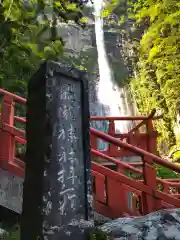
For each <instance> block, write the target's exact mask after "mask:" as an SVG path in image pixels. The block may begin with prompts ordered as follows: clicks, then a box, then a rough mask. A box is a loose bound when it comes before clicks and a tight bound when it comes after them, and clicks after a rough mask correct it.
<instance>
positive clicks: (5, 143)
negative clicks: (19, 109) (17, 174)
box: [0, 95, 15, 169]
mask: <svg viewBox="0 0 180 240" xmlns="http://www.w3.org/2000/svg"><path fill="white" fill-rule="evenodd" d="M0 123H1V125H0V142H1V144H0V167H1V168H3V169H7V164H8V162H10V161H12V160H13V154H14V148H15V144H14V137H13V136H12V134H11V133H10V132H6V131H5V125H10V126H12V125H13V124H14V99H13V97H12V96H10V95H4V97H3V102H2V113H1V122H0Z"/></svg>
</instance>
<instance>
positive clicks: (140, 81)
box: [112, 0, 180, 153]
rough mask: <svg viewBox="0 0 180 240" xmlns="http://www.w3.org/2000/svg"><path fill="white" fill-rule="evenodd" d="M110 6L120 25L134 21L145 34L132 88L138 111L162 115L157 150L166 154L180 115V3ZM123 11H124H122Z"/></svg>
mask: <svg viewBox="0 0 180 240" xmlns="http://www.w3.org/2000/svg"><path fill="white" fill-rule="evenodd" d="M116 4H117V5H116V6H115V3H113V4H112V6H115V7H114V9H113V11H114V12H116V13H117V14H118V15H119V19H120V23H121V24H122V23H123V22H126V21H128V20H130V19H133V20H134V22H135V27H136V30H137V29H141V30H142V28H143V29H144V34H143V35H142V36H139V38H140V39H139V41H137V39H132V40H134V41H135V40H136V52H137V57H138V61H136V62H135V64H134V68H135V70H136V73H137V74H136V77H135V79H132V81H131V88H132V91H133V94H134V97H135V100H136V102H137V105H138V108H139V111H140V112H141V113H143V114H147V113H149V112H150V111H151V110H152V109H153V108H156V109H157V111H158V112H160V113H163V114H164V117H163V119H162V120H161V121H157V122H156V123H155V125H156V128H157V130H158V131H159V132H160V133H161V136H160V138H159V150H160V152H161V153H167V152H168V148H169V147H171V146H173V145H175V144H176V138H175V134H174V125H175V122H176V117H177V114H179V113H180V98H179V94H180V68H179V65H180V3H179V1H176V0H153V1H152V0H138V1H133V0H129V1H124V0H121V1H118V0H116ZM122 10H124V11H122Z"/></svg>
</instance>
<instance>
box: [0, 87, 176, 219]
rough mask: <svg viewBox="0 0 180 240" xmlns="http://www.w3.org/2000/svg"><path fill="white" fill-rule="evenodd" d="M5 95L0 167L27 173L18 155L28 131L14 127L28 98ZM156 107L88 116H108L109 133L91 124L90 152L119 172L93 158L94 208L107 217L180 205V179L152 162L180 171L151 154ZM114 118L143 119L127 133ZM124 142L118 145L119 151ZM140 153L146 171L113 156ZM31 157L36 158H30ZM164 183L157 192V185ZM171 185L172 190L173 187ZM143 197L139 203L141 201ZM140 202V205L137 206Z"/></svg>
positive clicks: (20, 173)
mask: <svg viewBox="0 0 180 240" xmlns="http://www.w3.org/2000/svg"><path fill="white" fill-rule="evenodd" d="M0 94H3V95H4V100H3V104H2V109H1V114H0V143H3V144H4V146H5V147H4V148H3V147H2V146H3V144H0V168H4V169H6V170H8V171H9V172H11V173H13V174H15V175H17V176H19V177H24V169H25V163H24V162H22V161H21V160H20V159H18V158H16V157H15V152H14V151H15V142H19V143H21V144H26V139H25V133H24V131H22V130H20V129H17V128H15V127H14V121H17V122H21V123H24V124H25V123H26V119H25V118H21V117H17V116H14V106H15V105H14V103H15V102H20V103H22V104H25V103H26V99H23V98H21V97H18V96H16V95H15V94H12V93H8V92H7V91H5V90H3V89H0ZM154 114H155V112H154V111H153V112H152V113H151V114H150V115H149V116H140V117H132V116H131V117H91V118H90V120H91V121H93V120H98V121H101V120H108V121H109V123H110V124H109V131H108V134H106V133H103V132H99V131H97V130H95V129H91V147H92V149H91V152H92V155H93V156H95V157H97V158H101V159H104V161H105V160H106V161H110V162H113V163H114V164H116V165H117V171H115V170H110V169H108V168H107V167H103V166H101V165H99V164H97V163H95V162H93V163H92V174H93V178H94V187H95V189H94V193H93V195H94V206H95V207H96V210H97V211H98V212H99V213H101V214H103V215H105V216H107V217H111V218H114V217H119V216H129V215H134V216H138V215H140V214H146V213H149V212H151V211H155V210H158V209H160V208H164V207H168V208H170V207H180V194H179V189H180V179H176V180H173V179H159V178H157V177H156V173H155V169H154V168H153V163H156V164H160V165H163V166H165V167H168V168H170V169H172V170H173V171H176V172H178V173H180V166H177V165H174V164H172V163H170V162H168V161H167V160H164V159H161V158H160V157H158V156H156V155H153V154H152V153H154V152H156V140H157V132H156V131H154V129H153V125H152V120H153V119H158V118H159V117H156V116H154ZM115 120H118V121H120V120H122V121H124V120H130V121H139V120H141V122H140V123H139V124H137V126H136V127H135V128H134V129H132V130H131V131H130V132H128V133H122V134H116V133H115V125H114V121H115ZM145 124H146V126H147V129H146V130H147V131H146V132H144V133H142V132H141V129H140V128H141V127H142V126H143V125H145ZM99 138H100V139H102V140H105V141H107V142H108V143H109V149H108V150H107V151H104V152H103V151H98V150H97V139H99ZM119 147H120V150H119ZM121 156H141V157H143V165H142V164H140V165H141V166H143V171H141V170H140V169H138V168H136V167H138V166H140V165H139V163H138V164H131V165H129V164H126V163H123V162H120V161H119V160H117V159H115V158H114V157H121ZM32 161H33V160H32ZM126 170H128V171H131V172H132V173H136V174H140V175H141V176H144V180H133V179H131V178H129V177H127V176H125V172H126ZM158 184H160V185H162V187H163V189H162V191H159V190H158V188H157V185H158ZM170 187H173V188H174V192H173V193H171V192H170V191H169V189H170ZM127 192H131V193H132V209H129V207H128V204H127ZM137 202H139V204H137ZM137 205H138V206H137Z"/></svg>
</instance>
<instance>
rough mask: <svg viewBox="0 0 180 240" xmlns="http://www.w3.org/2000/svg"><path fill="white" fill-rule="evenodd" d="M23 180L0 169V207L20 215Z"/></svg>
mask: <svg viewBox="0 0 180 240" xmlns="http://www.w3.org/2000/svg"><path fill="white" fill-rule="evenodd" d="M22 201H23V179H22V178H19V177H17V176H15V175H13V174H11V173H9V172H7V171H4V170H2V169H0V206H3V207H6V208H8V209H10V210H12V211H14V212H16V213H21V211H22Z"/></svg>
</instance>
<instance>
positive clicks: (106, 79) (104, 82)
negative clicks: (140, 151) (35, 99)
mask: <svg viewBox="0 0 180 240" xmlns="http://www.w3.org/2000/svg"><path fill="white" fill-rule="evenodd" d="M103 2H104V1H103V0H95V1H94V15H95V35H96V46H97V52H98V65H99V75H100V79H99V83H98V89H97V95H98V96H97V97H98V101H99V102H100V103H101V106H100V107H99V109H98V110H97V114H98V115H102V116H104V115H106V116H117V117H118V116H125V115H132V113H131V111H130V108H129V106H128V102H127V96H126V94H127V93H126V91H125V90H124V88H119V87H118V86H117V84H116V83H115V81H114V77H113V72H112V71H111V68H110V65H109V61H108V57H107V53H106V48H105V43H104V31H103V18H102V17H101V11H102V10H103ZM103 106H106V108H105V109H102V108H103ZM97 107H98V106H97ZM130 127H131V123H130V122H127V121H116V122H115V128H116V131H117V132H128V130H129V129H130ZM99 130H106V129H99ZM100 145H101V147H100V148H101V149H102V148H106V147H107V144H105V143H103V142H102V141H101V142H100ZM102 145H103V146H102ZM105 145H106V146H105Z"/></svg>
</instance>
